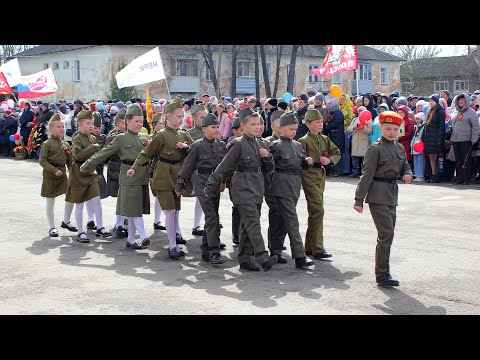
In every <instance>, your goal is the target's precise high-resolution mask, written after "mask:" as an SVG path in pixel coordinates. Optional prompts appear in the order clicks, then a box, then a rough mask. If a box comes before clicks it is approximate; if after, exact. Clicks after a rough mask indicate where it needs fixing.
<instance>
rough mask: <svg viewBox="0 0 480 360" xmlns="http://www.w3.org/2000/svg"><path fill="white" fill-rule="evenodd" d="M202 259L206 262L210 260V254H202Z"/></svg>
mask: <svg viewBox="0 0 480 360" xmlns="http://www.w3.org/2000/svg"><path fill="white" fill-rule="evenodd" d="M202 260H203V261H206V262H210V254H202Z"/></svg>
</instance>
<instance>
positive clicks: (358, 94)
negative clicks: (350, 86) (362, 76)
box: [355, 65, 360, 97]
mask: <svg viewBox="0 0 480 360" xmlns="http://www.w3.org/2000/svg"><path fill="white" fill-rule="evenodd" d="M355 72H356V74H357V97H359V96H360V87H359V86H358V84H359V83H358V65H357V68H356V69H355Z"/></svg>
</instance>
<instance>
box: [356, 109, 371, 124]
mask: <svg viewBox="0 0 480 360" xmlns="http://www.w3.org/2000/svg"><path fill="white" fill-rule="evenodd" d="M359 119H360V124H362V123H363V124H365V123H366V122H367V120H372V113H371V112H370V111H368V110H363V111H362V113H361V114H360V118H359Z"/></svg>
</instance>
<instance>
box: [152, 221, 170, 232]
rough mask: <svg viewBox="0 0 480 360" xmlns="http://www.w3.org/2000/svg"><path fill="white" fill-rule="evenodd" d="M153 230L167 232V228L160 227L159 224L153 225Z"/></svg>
mask: <svg viewBox="0 0 480 360" xmlns="http://www.w3.org/2000/svg"><path fill="white" fill-rule="evenodd" d="M153 229H154V230H167V228H166V227H165V226H163V225H160V223H159V222H158V223H153Z"/></svg>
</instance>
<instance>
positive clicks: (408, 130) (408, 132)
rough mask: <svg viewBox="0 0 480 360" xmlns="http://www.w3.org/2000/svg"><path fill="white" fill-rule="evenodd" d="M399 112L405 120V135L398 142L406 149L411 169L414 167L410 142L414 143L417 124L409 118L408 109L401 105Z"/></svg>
mask: <svg viewBox="0 0 480 360" xmlns="http://www.w3.org/2000/svg"><path fill="white" fill-rule="evenodd" d="M397 112H398V113H399V114H400V116H401V117H402V118H403V124H404V125H403V126H404V134H403V136H401V137H399V139H398V142H399V143H400V144H402V145H403V147H404V148H405V153H406V154H407V161H408V163H409V164H410V167H413V163H412V162H413V156H412V154H411V151H410V142H411V141H412V136H413V131H414V127H415V124H414V123H413V121H412V120H411V119H410V118H409V116H408V113H409V110H408V107H406V106H405V105H400V106H399V107H398V110H397Z"/></svg>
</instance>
